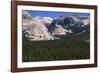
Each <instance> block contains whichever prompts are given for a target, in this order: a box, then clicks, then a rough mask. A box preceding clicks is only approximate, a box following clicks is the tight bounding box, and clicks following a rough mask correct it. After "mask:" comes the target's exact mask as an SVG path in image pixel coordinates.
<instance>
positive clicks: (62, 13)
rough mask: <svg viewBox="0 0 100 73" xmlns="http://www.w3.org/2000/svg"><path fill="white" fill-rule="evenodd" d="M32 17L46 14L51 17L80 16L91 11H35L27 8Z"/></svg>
mask: <svg viewBox="0 0 100 73" xmlns="http://www.w3.org/2000/svg"><path fill="white" fill-rule="evenodd" d="M25 11H27V12H28V13H29V14H30V15H31V16H32V17H35V16H45V17H51V18H59V17H60V16H61V15H79V16H88V17H89V16H90V13H77V12H55V11H35V10H25Z"/></svg>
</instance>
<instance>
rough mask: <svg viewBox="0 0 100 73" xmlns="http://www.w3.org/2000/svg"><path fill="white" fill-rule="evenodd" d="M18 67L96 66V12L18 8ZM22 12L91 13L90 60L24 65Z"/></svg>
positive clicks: (30, 7) (29, 7) (75, 9)
mask: <svg viewBox="0 0 100 73" xmlns="http://www.w3.org/2000/svg"><path fill="white" fill-rule="evenodd" d="M17 9H18V11H17V16H18V17H17V20H18V24H17V26H18V28H17V31H18V33H17V39H18V43H17V47H18V50H17V64H18V65H17V67H18V68H25V67H41V66H42V67H43V66H60V65H78V64H94V10H93V9H77V8H60V7H59V8H57V7H42V6H41V7H40V6H23V5H18V7H17ZM22 10H41V11H58V12H59V11H61V12H81V13H90V24H91V26H90V31H91V32H90V36H91V38H90V41H92V42H91V43H90V59H87V60H70V61H68V60H64V61H48V62H47V61H46V62H25V63H22Z"/></svg>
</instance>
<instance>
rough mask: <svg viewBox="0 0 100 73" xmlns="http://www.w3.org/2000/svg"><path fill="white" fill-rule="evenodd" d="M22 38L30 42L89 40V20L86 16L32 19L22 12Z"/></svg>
mask: <svg viewBox="0 0 100 73" xmlns="http://www.w3.org/2000/svg"><path fill="white" fill-rule="evenodd" d="M22 26H23V27H22V29H23V36H24V37H27V38H28V39H29V40H30V41H40V40H57V39H62V38H64V39H68V36H70V37H72V38H74V37H78V38H80V36H81V38H82V37H83V38H85V40H89V36H90V19H89V17H88V16H78V15H71V16H66V15H61V16H60V17H59V18H51V17H44V16H35V17H32V16H31V15H30V14H29V13H28V12H27V11H23V12H22Z"/></svg>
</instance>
